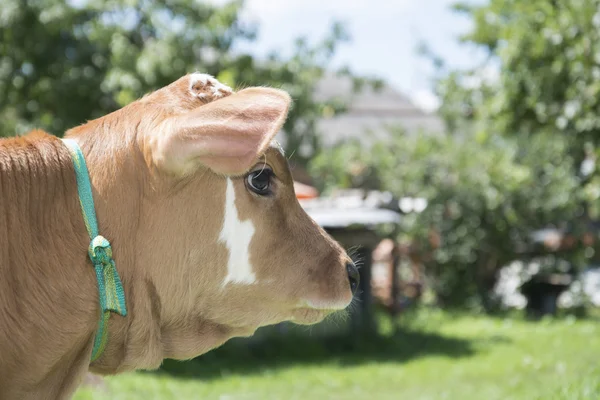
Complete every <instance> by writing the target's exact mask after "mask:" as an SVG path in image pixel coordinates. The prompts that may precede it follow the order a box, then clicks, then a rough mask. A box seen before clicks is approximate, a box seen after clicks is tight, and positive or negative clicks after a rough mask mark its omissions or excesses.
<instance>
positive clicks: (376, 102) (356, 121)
mask: <svg viewBox="0 0 600 400" xmlns="http://www.w3.org/2000/svg"><path fill="white" fill-rule="evenodd" d="M315 96H316V98H317V99H318V100H328V99H336V98H337V99H342V100H343V101H345V102H346V104H347V105H348V109H347V111H346V112H344V113H341V114H339V115H336V116H334V117H332V118H323V119H322V120H321V121H319V123H318V130H319V131H320V132H321V134H322V140H323V144H324V145H333V144H335V143H337V142H339V141H340V140H343V139H349V138H364V140H365V141H370V140H371V139H369V138H368V135H366V133H371V135H372V137H374V138H377V139H383V138H385V137H388V136H389V134H390V128H394V127H401V128H402V129H403V130H404V131H405V132H406V134H416V133H419V132H421V131H424V132H427V133H430V134H434V133H441V132H443V130H444V126H443V122H442V120H441V119H440V118H439V117H438V116H437V115H435V114H432V113H428V112H425V111H424V110H422V109H420V108H419V107H417V106H415V105H414V104H413V103H412V102H411V101H410V99H409V98H408V97H407V96H405V95H404V94H402V93H400V92H398V91H397V90H395V89H394V88H392V87H391V86H389V85H384V86H383V87H382V88H380V89H374V88H373V87H371V86H370V85H365V86H364V87H362V88H361V90H360V91H358V92H354V91H353V84H352V80H351V79H350V78H348V77H341V76H336V75H334V74H328V75H326V76H325V77H324V78H323V79H322V80H321V81H320V82H319V84H318V85H317V88H316V93H315Z"/></svg>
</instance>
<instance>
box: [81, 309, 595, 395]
mask: <svg viewBox="0 0 600 400" xmlns="http://www.w3.org/2000/svg"><path fill="white" fill-rule="evenodd" d="M381 325H382V334H381V336H379V337H377V338H370V339H361V340H357V341H350V340H348V339H343V338H330V339H326V340H323V339H320V340H317V339H316V338H315V337H314V335H313V337H311V336H310V335H307V334H302V335H300V334H297V333H294V334H292V335H291V336H289V337H288V338H287V339H285V340H284V339H279V338H278V339H273V340H270V341H268V342H267V343H263V344H254V345H252V346H247V345H246V346H244V345H242V343H241V342H239V341H238V342H236V341H232V342H230V343H228V344H227V345H225V346H223V347H222V348H220V349H217V350H215V351H213V352H211V353H209V354H207V355H205V356H203V357H200V358H198V359H196V360H194V361H191V362H186V363H180V362H174V361H167V362H166V363H165V365H164V367H163V368H162V369H161V370H160V371H156V372H138V373H132V374H126V375H122V376H117V377H110V378H107V379H106V387H105V388H104V389H95V390H92V389H90V388H84V389H81V390H80V391H79V392H78V393H77V395H76V396H75V399H76V400H88V399H94V400H100V399H102V400H105V399H112V400H118V399H128V400H129V399H132V400H135V399H141V400H151V399H178V400H179V399H220V400H234V399H235V400H237V399H239V400H246V399H248V400H250V399H314V400H317V399H319V400H321V399H348V400H350V399H352V400H355V399H359V398H368V399H417V400H420V399H423V400H427V399H457V400H471V399H473V400H483V399H485V400H492V399H499V400H500V399H501V400H509V399H524V400H525V399H526V400H535V399H540V400H541V399H544V400H546V399H573V400H579V399H600V321H599V320H598V319H588V320H574V319H570V318H561V319H555V320H543V321H541V322H537V323H535V322H527V321H524V320H522V319H520V318H491V317H484V316H473V315H449V314H445V313H442V312H438V311H421V312H419V313H418V314H416V315H415V316H413V317H410V318H409V319H406V320H405V321H403V322H402V327H403V328H402V330H401V331H400V332H398V333H395V334H392V332H391V329H390V327H389V322H387V323H386V321H385V320H384V321H383V322H382V324H381Z"/></svg>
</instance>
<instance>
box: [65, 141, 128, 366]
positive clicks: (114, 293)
mask: <svg viewBox="0 0 600 400" xmlns="http://www.w3.org/2000/svg"><path fill="white" fill-rule="evenodd" d="M62 141H63V143H64V144H65V145H66V146H67V147H68V148H69V152H70V153H71V159H72V160H73V166H74V167H75V176H76V178H77V191H78V193H79V203H80V204H81V211H82V213H83V221H84V222H85V227H86V229H87V231H88V234H89V236H90V240H91V242H90V246H89V248H88V254H89V256H90V260H91V261H92V264H93V265H94V270H95V271H96V280H97V283H98V294H99V298H100V309H101V313H102V315H101V316H100V320H99V322H98V330H97V331H96V337H95V338H94V348H93V350H92V362H93V361H96V360H97V359H98V357H100V355H101V354H102V352H103V351H104V349H105V347H106V343H107V341H108V329H107V325H108V319H109V317H110V313H111V312H113V313H116V314H119V315H121V316H123V317H124V316H126V315H127V308H126V305H125V292H124V291H123V285H122V284H121V279H120V278H119V274H118V273H117V269H116V267H115V260H114V259H113V256H112V249H111V247H110V243H109V242H108V240H106V238H104V237H103V236H100V235H99V234H98V221H97V220H96V209H95V207H94V198H93V196H92V186H91V184H90V178H89V173H88V169H87V165H86V163H85V158H84V157H83V153H82V152H81V148H80V147H79V145H78V144H77V142H75V141H74V140H73V139H62Z"/></svg>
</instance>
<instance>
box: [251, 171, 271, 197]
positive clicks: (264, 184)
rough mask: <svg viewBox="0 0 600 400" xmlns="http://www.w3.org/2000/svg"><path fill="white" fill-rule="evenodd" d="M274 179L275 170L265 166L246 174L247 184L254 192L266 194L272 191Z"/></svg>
mask: <svg viewBox="0 0 600 400" xmlns="http://www.w3.org/2000/svg"><path fill="white" fill-rule="evenodd" d="M272 179H273V171H272V170H270V169H268V168H265V169H260V170H257V171H254V172H250V173H249V174H248V175H247V176H246V186H247V187H248V189H249V190H251V191H252V192H254V193H256V194H258V195H261V196H266V195H268V194H270V193H271V181H272Z"/></svg>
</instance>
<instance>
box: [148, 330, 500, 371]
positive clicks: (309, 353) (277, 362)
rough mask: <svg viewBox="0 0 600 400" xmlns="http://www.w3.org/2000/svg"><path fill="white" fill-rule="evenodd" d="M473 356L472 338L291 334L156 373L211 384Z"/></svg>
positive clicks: (234, 345) (168, 365) (238, 343)
mask: <svg viewBox="0 0 600 400" xmlns="http://www.w3.org/2000/svg"><path fill="white" fill-rule="evenodd" d="M494 340H497V338H495V339H494ZM473 354H475V349H474V346H473V343H472V342H470V341H469V340H465V339H462V338H456V337H448V336H442V335H439V334H436V333H431V332H425V331H414V330H401V331H398V332H396V333H395V334H394V335H391V336H380V335H371V336H364V337H362V338H358V337H348V336H338V337H330V338H315V337H307V336H306V335H298V334H287V335H278V336H274V337H270V338H268V339H266V340H263V341H261V342H258V343H256V342H252V341H248V340H242V339H239V340H238V339H234V340H232V341H230V342H228V343H226V344H225V345H224V346H222V347H220V348H218V349H216V350H213V351H211V352H209V353H207V354H205V355H203V356H200V357H198V358H196V359H194V360H191V361H187V362H178V361H174V360H165V362H164V364H163V366H162V367H161V369H159V370H158V371H155V372H154V373H159V374H169V375H173V376H178V377H181V378H194V379H204V380H210V379H216V378H220V377H222V376H226V375H251V374H259V373H261V372H263V371H265V370H272V369H278V368H286V367H291V366H299V365H300V366H301V365H311V364H330V363H333V364H335V365H338V366H340V367H342V368H343V367H348V366H355V365H360V364H364V363H374V362H375V363H406V362H409V361H411V360H414V359H418V358H420V357H426V356H444V357H452V358H459V357H468V356H471V355H473Z"/></svg>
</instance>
